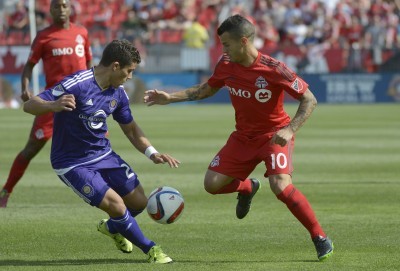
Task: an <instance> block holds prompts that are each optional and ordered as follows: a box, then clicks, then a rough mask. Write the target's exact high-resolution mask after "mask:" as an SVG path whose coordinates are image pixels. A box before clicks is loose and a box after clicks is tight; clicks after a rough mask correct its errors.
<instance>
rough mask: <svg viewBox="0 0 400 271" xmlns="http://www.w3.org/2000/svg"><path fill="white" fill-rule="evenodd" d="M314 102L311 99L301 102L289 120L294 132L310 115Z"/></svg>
mask: <svg viewBox="0 0 400 271" xmlns="http://www.w3.org/2000/svg"><path fill="white" fill-rule="evenodd" d="M315 106H316V104H315V103H314V102H312V101H307V102H302V103H300V105H299V108H298V110H297V112H296V115H295V116H294V117H293V119H292V121H291V122H290V127H291V128H292V130H293V131H294V132H296V131H297V130H299V129H300V127H301V126H302V125H303V124H304V122H305V121H306V120H307V119H308V118H309V117H310V115H311V113H312V111H313V110H314V108H315Z"/></svg>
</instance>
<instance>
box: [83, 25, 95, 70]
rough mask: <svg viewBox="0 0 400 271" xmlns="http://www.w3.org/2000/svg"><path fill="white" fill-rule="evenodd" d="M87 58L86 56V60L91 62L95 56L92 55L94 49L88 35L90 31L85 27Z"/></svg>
mask: <svg viewBox="0 0 400 271" xmlns="http://www.w3.org/2000/svg"><path fill="white" fill-rule="evenodd" d="M84 37H85V58H86V62H89V61H90V60H92V58H93V56H92V49H91V47H90V40H89V37H88V31H87V30H86V28H85V35H84Z"/></svg>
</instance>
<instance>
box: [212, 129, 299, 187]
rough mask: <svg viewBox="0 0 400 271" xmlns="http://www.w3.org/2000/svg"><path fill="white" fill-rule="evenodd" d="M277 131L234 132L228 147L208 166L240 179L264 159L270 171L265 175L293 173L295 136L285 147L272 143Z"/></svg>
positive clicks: (244, 177) (246, 175)
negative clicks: (264, 132)
mask: <svg viewBox="0 0 400 271" xmlns="http://www.w3.org/2000/svg"><path fill="white" fill-rule="evenodd" d="M273 134H274V133H268V134H264V135H260V136H257V137H255V138H251V139H250V138H248V137H246V136H243V135H240V134H238V133H237V132H233V133H232V134H231V135H230V137H229V139H228V141H227V142H226V144H225V146H224V147H222V149H221V150H220V151H219V152H218V154H217V155H216V156H215V157H214V159H213V160H212V161H211V163H210V165H209V166H208V169H210V170H213V171H215V172H218V173H221V174H224V175H226V176H230V177H233V178H238V179H242V180H244V179H246V178H247V177H248V176H249V175H250V174H251V172H253V170H254V169H255V168H256V166H257V165H258V164H259V163H261V162H262V161H264V163H265V167H266V171H265V174H264V176H265V177H268V175H276V174H290V175H291V174H292V172H293V165H292V152H293V148H294V137H293V138H292V140H291V141H290V142H289V143H288V144H286V146H284V147H281V146H280V145H277V144H273V145H271V143H270V142H271V138H272V136H273Z"/></svg>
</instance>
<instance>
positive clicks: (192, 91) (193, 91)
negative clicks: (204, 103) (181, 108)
mask: <svg viewBox="0 0 400 271" xmlns="http://www.w3.org/2000/svg"><path fill="white" fill-rule="evenodd" d="M200 92H201V87H199V85H196V86H193V87H191V88H189V89H188V90H187V91H186V93H187V96H188V101H195V100H198V99H199V97H200Z"/></svg>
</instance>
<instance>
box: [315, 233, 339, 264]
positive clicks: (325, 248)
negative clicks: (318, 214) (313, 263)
mask: <svg viewBox="0 0 400 271" xmlns="http://www.w3.org/2000/svg"><path fill="white" fill-rule="evenodd" d="M313 242H314V245H315V249H316V250H317V256H318V260H319V261H320V262H322V261H325V260H326V259H328V258H329V257H330V256H332V254H333V248H334V247H333V243H332V240H331V239H329V238H328V237H322V236H318V237H315V238H314V239H313Z"/></svg>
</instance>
